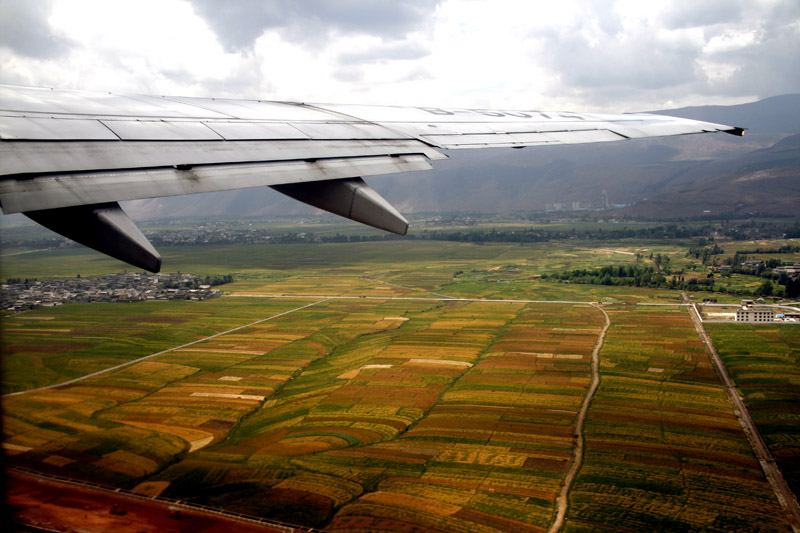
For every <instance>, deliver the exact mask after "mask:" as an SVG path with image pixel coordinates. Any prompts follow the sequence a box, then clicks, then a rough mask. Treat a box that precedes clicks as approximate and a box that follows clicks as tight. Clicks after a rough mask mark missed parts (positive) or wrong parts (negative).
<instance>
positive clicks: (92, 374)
mask: <svg viewBox="0 0 800 533" xmlns="http://www.w3.org/2000/svg"><path fill="white" fill-rule="evenodd" d="M327 300H328V298H323V299H320V300H318V301H315V302H312V303H310V304H307V305H302V306H300V307H297V308H295V309H290V310H288V311H284V312H283V313H278V314H277V315H272V316H268V317H267V318H262V319H260V320H256V321H255V322H250V323H249V324H245V325H243V326H237V327H235V328H232V329H229V330H226V331H222V332H220V333H215V334H214V335H209V336H208V337H203V338H202V339H197V340H195V341H192V342H187V343H186V344H181V345H180V346H173V347H172V348H168V349H166V350H161V351H160V352H156V353H151V354H150V355H146V356H144V357H140V358H138V359H134V360H133V361H128V362H126V363H122V364H121V365H116V366H112V367H109V368H104V369H103V370H99V371H97V372H93V373H91V374H86V375H85V376H81V377H79V378H75V379H71V380H69V381H62V382H61V383H54V384H53V385H47V386H46V387H38V388H36V389H28V390H24V391H19V392H12V393H9V394H4V395H3V396H2V397H3V398H5V397H8V396H16V395H18V394H25V393H28V392H34V391H39V390H45V389H55V388H58V387H63V386H64V385H71V384H73V383H77V382H79V381H82V380H84V379H87V378H91V377H94V376H99V375H100V374H105V373H106V372H111V371H112V370H119V369H120V368H125V367H126V366H130V365H133V364H136V363H140V362H142V361H144V360H146V359H150V358H151V357H156V356H158V355H162V354H165V353H169V352H174V351H175V350H180V349H181V348H186V347H187V346H192V345H193V344H198V343H200V342H206V341H208V340H211V339H214V338H216V337H221V336H222V335H227V334H229V333H233V332H234V331H239V330H240V329H244V328H249V327H250V326H255V325H257V324H261V323H262V322H266V321H267V320H273V319H275V318H278V317H282V316H285V315H288V314H290V313H294V312H295V311H300V310H302V309H306V308H308V307H311V306H314V305H317V304H321V303H322V302H325V301H327Z"/></svg>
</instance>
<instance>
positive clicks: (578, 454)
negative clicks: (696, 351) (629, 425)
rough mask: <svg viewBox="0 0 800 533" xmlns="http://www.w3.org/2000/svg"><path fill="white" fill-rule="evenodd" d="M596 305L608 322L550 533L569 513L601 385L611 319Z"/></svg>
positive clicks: (595, 354)
mask: <svg viewBox="0 0 800 533" xmlns="http://www.w3.org/2000/svg"><path fill="white" fill-rule="evenodd" d="M595 307H596V308H597V309H599V310H600V312H601V313H603V316H604V317H605V321H606V322H605V324H604V325H603V329H602V330H601V331H600V335H599V336H598V337H597V343H595V345H594V350H592V382H591V384H590V385H589V390H588V391H586V396H585V397H584V399H583V403H582V404H581V410H580V412H579V413H578V421H577V422H576V424H575V447H574V448H573V450H572V466H571V467H570V469H569V472H567V475H566V477H565V478H564V482H563V483H562V484H561V492H560V493H559V495H558V499H557V500H556V509H557V511H556V517H555V520H553V524H552V525H551V526H550V529H548V533H556V532H557V531H559V530H560V529H561V527H562V526H563V525H564V517H565V516H566V515H567V504H568V503H569V491H570V489H571V488H572V482H573V481H575V476H577V475H578V471H579V470H580V469H581V464H582V463H583V444H584V443H583V425H584V422H585V421H586V413H587V412H588V411H589V404H590V403H592V398H594V393H595V392H596V391H597V387H599V386H600V350H601V349H602V348H603V342H604V341H605V339H606V332H607V331H608V327H609V326H610V325H611V319H610V318H609V316H608V313H606V311H605V309H603V308H602V307H600V306H599V305H595Z"/></svg>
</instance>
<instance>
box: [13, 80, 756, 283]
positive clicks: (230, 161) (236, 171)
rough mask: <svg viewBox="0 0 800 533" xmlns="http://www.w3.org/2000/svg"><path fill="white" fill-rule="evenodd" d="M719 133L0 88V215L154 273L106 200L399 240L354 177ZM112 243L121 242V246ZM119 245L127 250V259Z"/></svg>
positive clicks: (591, 118)
mask: <svg viewBox="0 0 800 533" xmlns="http://www.w3.org/2000/svg"><path fill="white" fill-rule="evenodd" d="M719 131H722V132H726V133H732V134H737V135H740V134H742V132H743V130H742V129H740V128H734V127H731V126H724V125H719V124H711V123H706V122H698V121H693V120H688V119H681V118H673V117H668V116H663V115H644V114H630V115H605V114H602V115H601V114H578V113H558V112H555V113H554V112H540V111H496V110H481V109H439V108H428V107H417V108H410V107H384V106H347V105H317V104H305V103H292V102H270V101H261V100H231V99H215V98H188V97H164V96H141V95H132V96H131V95H129V96H125V95H115V94H106V93H90V92H80V91H56V90H52V89H41V88H29V87H15V86H0V206H1V207H2V209H3V211H4V212H5V213H17V212H22V213H26V214H28V215H29V216H30V217H31V218H34V219H35V220H37V221H38V222H40V223H42V224H44V225H46V226H47V227H50V228H51V229H54V230H55V231H58V232H59V233H61V234H64V235H68V236H69V237H70V238H72V239H75V240H77V241H79V242H83V243H84V244H87V245H89V246H92V247H93V248H95V249H98V250H100V251H103V252H104V253H108V254H109V255H112V256H114V257H117V258H119V259H122V260H124V261H128V262H131V263H132V264H135V265H136V266H141V267H143V268H147V269H149V270H158V268H160V257H158V254H157V252H155V250H152V246H150V243H149V242H147V240H146V239H145V238H144V236H143V235H141V233H139V232H138V230H137V229H136V228H135V226H134V225H133V224H132V222H130V220H129V219H127V217H126V216H125V214H124V212H122V210H121V209H120V208H119V205H118V204H117V202H118V201H121V200H133V199H139V198H153V197H160V196H171V195H180V194H190V193H199V192H210V191H220V190H228V189H240V188H247V187H259V186H271V187H273V188H275V189H277V190H280V191H281V192H283V193H284V194H287V195H289V196H292V197H293V198H296V199H298V200H300V201H303V202H306V203H309V204H311V205H315V206H317V207H320V208H322V209H326V210H329V211H331V212H334V213H336V214H340V215H342V216H346V217H348V218H352V219H354V220H358V221H361V222H364V223H367V224H370V225H373V226H375V227H379V228H383V229H387V230H389V231H393V232H396V233H401V234H404V233H405V232H406V230H407V227H408V223H407V221H405V219H404V218H403V217H402V215H400V214H399V213H398V212H397V211H396V210H394V209H393V208H392V207H391V206H390V205H389V204H388V203H387V202H386V201H385V200H384V199H383V198H381V197H380V196H378V194H377V193H375V191H373V190H372V189H370V188H369V186H368V185H366V183H364V182H363V180H361V179H360V177H362V176H371V175H378V174H390V173H398V172H409V171H417V170H428V169H430V168H432V167H431V163H430V162H431V161H432V160H436V159H446V158H447V156H446V155H445V154H443V153H442V152H440V151H439V150H438V149H464V148H487V147H515V148H516V147H525V146H537V145H547V144H573V143H586V142H603V141H615V140H624V139H629V138H640V137H652V136H661V135H681V134H688V133H705V132H719ZM323 185H324V186H323ZM112 220H113V221H114V222H113V224H112V223H111V222H109V221H112ZM70 221H76V222H75V223H74V224H73V223H70ZM121 221H122V222H121ZM109 224H111V226H109ZM68 226H74V227H68ZM87 228H91V230H89V229H87ZM131 228H132V229H131ZM92 231H93V232H94V235H91V236H84V235H86V234H87V232H92ZM98 235H106V236H112V235H113V237H109V238H107V239H103V238H99V237H98ZM120 240H122V241H130V242H123V245H122V246H120V244H119V243H120ZM104 241H111V242H112V243H113V246H112V245H111V244H104ZM128 245H130V246H132V247H133V248H134V249H135V251H134V252H130V253H128V252H126V250H127V248H128ZM142 257H145V259H142Z"/></svg>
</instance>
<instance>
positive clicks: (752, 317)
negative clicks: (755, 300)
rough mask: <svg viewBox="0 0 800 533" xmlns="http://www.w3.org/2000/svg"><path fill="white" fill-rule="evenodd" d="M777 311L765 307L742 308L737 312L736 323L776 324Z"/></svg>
mask: <svg viewBox="0 0 800 533" xmlns="http://www.w3.org/2000/svg"><path fill="white" fill-rule="evenodd" d="M774 321H775V311H774V310H772V309H767V308H764V307H740V308H739V309H737V310H736V322H774Z"/></svg>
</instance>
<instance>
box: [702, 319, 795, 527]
mask: <svg viewBox="0 0 800 533" xmlns="http://www.w3.org/2000/svg"><path fill="white" fill-rule="evenodd" d="M689 307H690V309H689V316H691V317H692V322H693V323H694V327H695V329H696V330H697V333H698V335H700V339H701V340H702V341H703V343H704V344H705V345H706V350H707V351H708V354H709V357H711V362H712V363H714V369H715V370H716V371H717V375H718V376H719V379H720V381H722V385H723V386H724V388H725V392H726V393H727V394H728V398H729V399H730V402H731V404H732V405H733V412H734V414H735V415H736V418H738V419H739V424H741V426H742V429H743V430H744V434H745V435H747V439H748V440H749V441H750V446H751V447H752V448H753V452H754V453H755V454H756V458H757V459H758V462H759V463H761V468H762V469H763V470H764V475H765V476H766V477H767V480H768V481H769V484H770V485H772V490H773V491H775V496H777V498H778V501H779V502H780V504H781V506H782V507H783V509H784V511H786V516H787V519H788V520H789V525H790V526H791V527H792V530H793V531H795V532H796V533H800V506H798V504H797V498H796V497H795V495H794V493H793V492H792V490H791V489H790V488H789V485H787V484H786V480H785V479H784V478H783V475H782V474H781V471H780V469H779V468H778V466H777V465H776V464H775V460H774V459H773V458H772V454H771V453H770V451H769V448H767V445H766V444H765V443H764V440H763V439H762V438H761V435H760V434H759V433H758V429H757V428H756V425H755V424H754V423H753V419H752V418H751V417H750V412H749V411H748V410H747V406H745V404H744V401H743V400H742V397H741V396H739V391H738V390H737V389H736V384H735V383H734V382H733V380H732V379H731V377H730V375H729V374H728V370H727V369H726V368H725V365H724V364H723V363H722V358H720V356H719V353H718V352H717V349H716V348H714V344H713V343H712V342H711V338H710V337H709V336H708V333H706V330H705V328H704V327H703V321H702V320H701V319H700V313H699V312H698V311H697V307H696V306H695V305H690V306H689Z"/></svg>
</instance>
